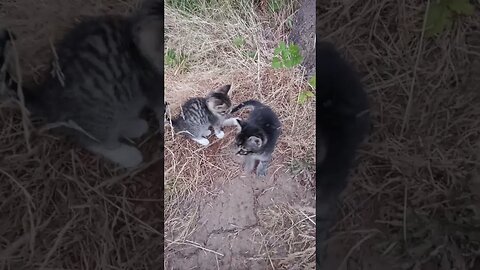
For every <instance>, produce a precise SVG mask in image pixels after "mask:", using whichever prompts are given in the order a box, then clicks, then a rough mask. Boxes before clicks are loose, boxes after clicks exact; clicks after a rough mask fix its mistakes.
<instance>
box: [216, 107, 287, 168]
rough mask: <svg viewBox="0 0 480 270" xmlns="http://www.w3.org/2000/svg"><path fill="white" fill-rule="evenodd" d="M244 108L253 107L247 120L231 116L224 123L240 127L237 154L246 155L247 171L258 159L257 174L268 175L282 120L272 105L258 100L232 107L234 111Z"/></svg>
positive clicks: (237, 137) (237, 138)
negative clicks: (269, 105)
mask: <svg viewBox="0 0 480 270" xmlns="http://www.w3.org/2000/svg"><path fill="white" fill-rule="evenodd" d="M243 108H251V109H252V111H251V112H250V115H249V117H248V118H247V120H245V121H243V120H241V119H239V118H230V119H228V120H226V121H225V122H224V125H225V126H230V125H236V126H237V128H238V131H239V132H238V134H237V135H236V138H235V144H236V147H237V154H238V155H243V156H245V161H244V165H243V167H244V169H245V171H247V172H251V171H252V170H253V169H254V168H255V163H256V162H257V161H258V162H259V163H258V166H257V169H256V174H257V176H266V175H267V170H268V165H269V163H270V160H271V159H272V153H273V151H274V150H275V147H276V144H277V140H278V137H279V136H280V133H281V130H280V128H281V124H280V120H279V119H278V116H277V115H276V114H275V112H273V110H272V109H271V108H270V107H268V106H266V105H264V104H262V103H261V102H259V101H257V100H249V101H245V102H243V103H240V104H239V105H237V106H236V107H235V108H233V109H232V113H234V112H236V111H239V110H240V109H243Z"/></svg>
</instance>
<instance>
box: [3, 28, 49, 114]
mask: <svg viewBox="0 0 480 270" xmlns="http://www.w3.org/2000/svg"><path fill="white" fill-rule="evenodd" d="M12 39H13V40H15V35H13V33H11V32H10V31H8V30H7V29H0V95H4V96H11V95H13V96H15V97H16V98H18V99H20V97H19V96H18V89H19V87H21V88H22V93H23V99H24V102H25V107H27V109H28V110H29V111H30V112H31V113H34V114H37V113H38V111H39V108H38V107H39V104H40V102H39V101H40V96H39V94H38V93H39V92H38V91H34V90H33V89H30V88H26V87H24V86H23V85H19V83H18V82H17V80H16V79H15V76H13V75H12V73H15V68H16V63H12V62H10V61H12V60H13V57H12V50H11V46H12Z"/></svg>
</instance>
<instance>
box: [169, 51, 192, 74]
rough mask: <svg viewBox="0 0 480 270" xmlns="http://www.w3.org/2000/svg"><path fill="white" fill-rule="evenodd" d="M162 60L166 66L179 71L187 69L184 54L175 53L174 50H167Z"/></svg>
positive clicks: (186, 58)
mask: <svg viewBox="0 0 480 270" xmlns="http://www.w3.org/2000/svg"><path fill="white" fill-rule="evenodd" d="M164 59H165V60H164V61H165V65H166V66H169V67H174V68H177V69H178V70H180V71H184V70H187V69H188V65H187V60H188V57H187V55H186V54H184V53H181V52H180V53H177V52H176V51H175V50H174V49H171V48H169V49H167V52H166V53H165V57H164Z"/></svg>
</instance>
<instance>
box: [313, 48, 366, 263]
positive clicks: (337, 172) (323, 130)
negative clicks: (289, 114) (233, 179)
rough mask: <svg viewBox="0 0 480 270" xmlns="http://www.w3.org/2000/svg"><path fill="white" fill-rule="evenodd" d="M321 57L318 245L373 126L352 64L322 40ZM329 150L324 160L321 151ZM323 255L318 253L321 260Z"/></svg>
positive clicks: (318, 96) (319, 80)
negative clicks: (357, 152) (370, 127)
mask: <svg viewBox="0 0 480 270" xmlns="http://www.w3.org/2000/svg"><path fill="white" fill-rule="evenodd" d="M316 57H317V66H316V69H317V75H316V77H317V104H318V105H317V129H318V132H317V137H319V141H320V142H322V144H320V145H317V157H318V158H319V159H321V160H317V166H316V170H317V172H316V173H317V183H316V184H317V211H319V212H318V213H317V216H316V219H317V247H320V245H321V244H322V243H321V241H323V240H325V239H321V238H323V237H318V236H321V235H322V234H323V235H324V236H326V232H327V231H328V229H329V226H330V225H331V222H332V221H333V219H334V218H333V216H334V213H335V207H334V206H335V204H336V200H337V198H338V196H339V195H340V193H341V192H342V191H343V190H344V189H345V187H346V186H347V183H348V176H349V173H350V171H351V169H352V167H353V165H354V164H353V162H354V159H355V154H356V151H357V148H358V146H359V145H360V143H361V142H362V141H363V140H364V139H365V137H366V135H367V133H368V131H369V126H370V120H369V113H368V109H369V106H368V98H367V94H366V92H365V91H364V89H363V87H362V85H361V82H360V80H359V78H358V77H357V75H356V74H355V72H354V70H353V69H352V68H351V67H350V65H349V64H348V63H347V62H346V61H345V60H344V59H342V57H341V56H340V54H339V53H338V52H337V51H336V50H335V48H334V46H333V45H332V44H330V43H327V42H320V43H318V44H317V47H316ZM322 151H325V152H324V153H325V154H324V155H323V159H322V157H321V156H322V155H321V152H322ZM320 260H321V254H320V252H317V263H320Z"/></svg>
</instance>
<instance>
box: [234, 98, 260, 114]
mask: <svg viewBox="0 0 480 270" xmlns="http://www.w3.org/2000/svg"><path fill="white" fill-rule="evenodd" d="M261 106H264V105H263V104H262V103H261V102H260V101H258V100H254V99H251V100H247V101H244V102H242V103H240V104H238V105H237V106H235V107H234V108H233V109H232V111H231V113H235V112H237V111H239V110H241V109H244V108H247V109H251V110H255V108H258V107H261Z"/></svg>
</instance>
